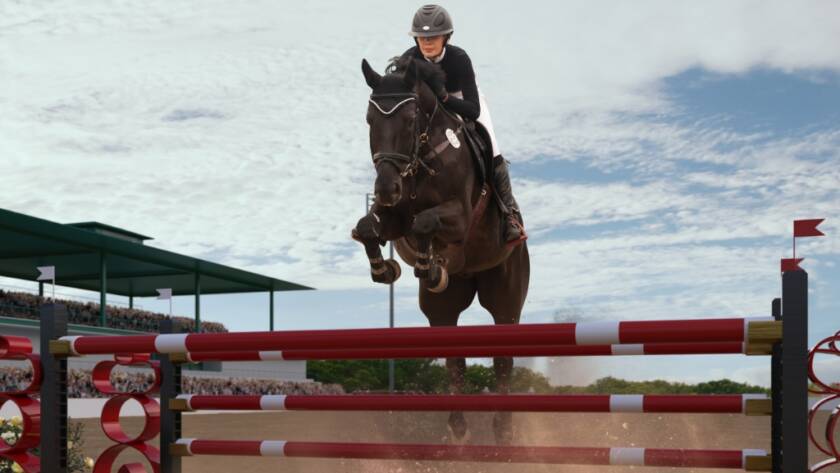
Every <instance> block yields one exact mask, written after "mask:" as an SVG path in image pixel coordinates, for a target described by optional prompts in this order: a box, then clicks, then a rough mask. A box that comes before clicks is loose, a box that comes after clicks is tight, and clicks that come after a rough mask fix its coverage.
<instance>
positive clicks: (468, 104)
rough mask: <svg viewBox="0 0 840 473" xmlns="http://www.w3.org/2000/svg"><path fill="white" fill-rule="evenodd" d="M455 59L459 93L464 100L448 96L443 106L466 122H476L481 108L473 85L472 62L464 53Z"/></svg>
mask: <svg viewBox="0 0 840 473" xmlns="http://www.w3.org/2000/svg"><path fill="white" fill-rule="evenodd" d="M455 59H456V60H457V61H456V68H455V71H456V73H457V74H458V76H459V79H460V80H459V81H458V82H460V83H461V93H462V94H463V95H464V98H463V99H459V98H458V97H453V96H452V94H450V95H449V97H448V98H447V99H446V101H445V102H444V105H445V106H446V108H447V109H448V110H451V111H453V112H455V113H457V114H458V115H461V116H462V117H464V118H466V119H468V120H477V119H478V115H479V114H480V113H481V106H480V105H479V102H478V86H477V85H476V84H475V71H473V67H472V61H470V57H469V56H467V54H466V53H461V54H459V55H458V56H457V57H456V58H455Z"/></svg>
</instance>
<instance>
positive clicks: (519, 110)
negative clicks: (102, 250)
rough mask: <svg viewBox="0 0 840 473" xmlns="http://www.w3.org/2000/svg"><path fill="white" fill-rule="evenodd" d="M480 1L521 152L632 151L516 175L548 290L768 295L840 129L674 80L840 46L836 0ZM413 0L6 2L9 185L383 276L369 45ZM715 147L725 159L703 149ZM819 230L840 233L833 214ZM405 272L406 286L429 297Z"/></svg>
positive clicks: (600, 301) (481, 36)
mask: <svg viewBox="0 0 840 473" xmlns="http://www.w3.org/2000/svg"><path fill="white" fill-rule="evenodd" d="M483 5H484V6H483V7H482V8H480V9H476V8H475V6H474V3H468V2H464V1H455V2H452V4H451V5H447V6H448V7H450V10H451V11H452V13H453V14H454V16H455V18H456V26H457V34H456V36H455V42H456V43H457V44H460V45H462V46H464V47H466V48H467V49H468V50H469V51H470V54H471V55H472V57H473V60H474V63H475V65H476V68H477V70H478V74H479V78H480V81H481V85H482V89H483V90H484V91H485V92H486V93H487V94H488V95H489V99H490V103H491V105H492V107H493V115H494V121H495V122H496V126H497V129H498V130H499V134H500V139H501V140H502V147H503V149H505V150H509V151H507V152H506V156H508V157H510V158H511V159H513V160H514V162H515V163H519V162H526V161H534V160H539V159H544V160H547V159H558V160H566V161H576V162H578V163H587V164H588V165H589V166H591V167H592V168H593V169H595V170H597V171H599V172H604V173H607V174H608V175H609V176H611V177H615V176H622V177H625V176H630V177H629V178H628V179H627V180H626V181H625V182H622V183H615V182H613V183H598V182H586V181H583V180H579V179H576V178H575V176H569V177H567V178H563V179H558V180H553V181H547V180H537V179H535V178H533V177H531V178H522V179H518V180H517V182H516V186H517V187H516V190H517V193H518V195H519V197H520V199H521V200H522V204H523V207H524V209H525V211H526V217H527V219H528V221H529V224H530V225H531V228H532V231H533V233H534V239H533V240H532V246H531V250H532V261H533V266H534V273H533V285H532V291H531V298H530V300H529V303H528V306H527V310H528V311H529V312H530V313H533V314H536V313H538V312H540V311H550V310H552V309H554V308H563V307H567V306H568V305H571V306H572V307H581V308H582V311H583V313H584V314H595V315H597V314H603V313H611V314H614V315H619V314H621V313H622V312H624V313H628V312H626V311H629V313H632V314H645V315H650V316H664V315H667V314H666V313H665V312H664V309H657V307H670V308H672V309H673V310H677V311H681V312H684V313H690V314H695V315H699V314H704V313H706V311H709V313H712V312H718V311H720V310H722V309H732V310H737V311H739V312H741V311H744V310H759V309H760V310H762V311H763V310H764V309H765V308H766V302H767V301H766V297H765V294H766V292H768V291H767V288H768V287H771V288H772V287H773V284H774V283H775V282H776V281H775V279H774V278H775V273H774V272H773V271H774V270H775V265H776V262H775V260H776V259H777V258H778V257H780V253H781V252H782V251H784V249H786V246H783V245H786V244H787V243H786V240H783V239H781V238H779V236H780V235H786V234H787V232H788V228H787V227H786V225H789V224H788V223H787V222H789V221H790V220H792V219H793V218H795V217H797V216H801V215H802V213H805V212H807V213H808V214H811V215H813V216H831V214H832V211H833V210H836V208H837V207H838V205H837V204H838V203H840V198H839V197H838V193H837V190H836V187H837V186H836V183H837V182H838V179H840V176H838V171H837V169H836V165H835V164H834V163H836V162H837V158H838V156H837V151H836V150H837V149H838V146H837V145H838V141H840V131H838V130H836V129H835V130H828V131H822V132H814V133H812V134H810V135H805V136H788V137H778V136H773V135H772V134H771V133H769V132H762V133H744V132H738V131H734V130H731V129H729V128H727V127H726V126H725V125H721V124H719V123H717V122H711V121H710V122H699V123H690V124H685V123H682V124H680V123H676V122H674V121H671V120H669V118H670V117H671V115H669V114H670V113H672V112H674V111H675V108H674V107H675V105H674V104H673V103H671V102H670V101H669V98H668V97H667V96H666V95H665V94H663V92H662V90H661V86H662V81H663V79H664V78H666V77H668V76H671V75H674V74H678V73H680V72H682V71H685V70H686V69H688V68H692V67H698V66H700V67H704V68H707V69H709V70H712V71H716V72H720V73H727V74H741V73H744V72H746V71H749V70H751V69H752V68H756V67H765V68H770V69H775V70H783V71H793V72H797V73H801V74H809V73H810V72H811V71H812V70H814V69H831V70H840V50H838V49H837V48H829V47H826V45H830V44H838V42H840V30H839V29H838V28H836V27H835V24H834V22H833V19H835V18H837V17H838V13H840V4H838V3H837V2H827V1H826V2H819V1H812V2H797V3H796V4H795V5H794V4H792V3H789V2H782V1H776V2H766V1H765V2H758V1H745V2H728V1H714V2H703V3H702V5H699V4H698V5H688V4H685V3H675V2H664V1H662V2H652V1H648V2H632V3H628V2H588V1H587V2H583V1H581V2H562V3H558V2H542V3H534V4H522V5H517V6H516V7H511V5H510V4H509V3H506V2H501V1H499V2H487V3H485V4H483ZM416 6H417V5H416V4H414V3H409V2H386V3H381V2H379V3H377V2H362V3H358V2H354V3H352V4H350V3H330V4H329V5H327V4H326V3H324V2H307V3H302V4H299V5H296V7H295V8H287V7H286V6H285V5H283V4H279V3H277V2H268V1H254V2H245V3H239V4H231V3H230V2H225V1H221V0H213V1H206V2H200V3H198V4H197V3H195V2H193V1H186V0H183V1H171V0H167V1H162V0H161V1H151V2H148V1H145V2H124V3H121V4H120V5H119V6H116V5H114V4H112V2H107V1H88V2H85V5H84V8H82V7H80V6H79V5H78V4H77V3H74V2H70V1H63V2H51V3H50V4H41V3H37V2H35V3H33V2H19V3H14V4H12V3H9V2H6V3H4V4H3V5H2V6H0V8H2V10H3V11H2V12H0V39H2V41H0V69H2V71H3V72H2V74H0V105H1V106H2V108H3V110H4V113H3V115H2V116H1V117H0V162H2V165H3V170H4V172H3V175H2V177H0V183H2V186H0V200H2V202H4V204H3V206H4V207H7V208H10V209H12V210H16V211H21V212H25V213H30V214H34V215H37V216H41V217H45V218H49V219H54V220H57V221H61V222H70V221H79V220H93V219H95V220H101V221H104V222H107V223H110V224H114V225H118V226H124V227H126V228H128V229H131V230H135V231H139V232H142V233H145V234H150V235H152V236H155V237H157V240H155V241H153V242H152V244H153V245H159V246H162V247H165V248H167V249H172V250H174V251H180V252H185V253H188V254H193V255H196V256H206V257H212V258H213V259H214V260H219V261H221V262H224V263H227V264H232V265H237V266H243V267H246V268H248V269H251V270H254V271H258V272H265V273H268V274H272V275H276V276H278V277H281V278H287V279H291V280H294V281H298V282H302V283H304V284H309V285H313V286H316V287H318V288H362V287H365V288H367V287H370V286H371V283H370V282H369V276H368V273H367V263H366V260H365V257H364V254H363V252H362V251H361V247H360V246H358V245H357V244H355V243H353V242H351V241H350V240H349V230H350V228H351V227H352V226H353V225H354V224H355V222H356V220H357V218H358V217H359V216H361V214H362V211H363V207H362V205H363V195H364V193H365V192H366V191H368V190H369V189H370V187H371V184H372V169H371V164H370V161H369V151H368V145H367V130H366V127H365V124H364V120H363V114H364V109H365V98H366V94H367V93H368V90H367V88H366V86H365V85H364V83H363V81H362V79H361V74H360V71H359V62H360V59H361V58H362V57H368V58H370V59H371V60H372V61H373V63H374V64H376V65H378V66H380V67H381V66H383V65H384V63H385V60H386V59H387V58H388V57H390V56H392V55H394V54H396V53H398V52H400V51H401V50H402V48H403V47H407V46H408V45H409V44H410V42H409V40H408V38H407V36H406V35H405V30H406V29H407V27H408V24H409V19H410V17H411V13H412V12H413V9H414V8H416ZM497 32H503V33H497ZM820 154H822V155H824V156H825V157H824V158H823V159H811V157H813V156H814V155H820ZM547 156H549V157H551V158H548V157H547ZM694 164H701V165H704V166H710V167H712V168H713V170H706V168H703V169H698V170H689V171H686V168H685V166H687V165H694ZM514 172H516V167H514ZM805 182H807V185H805V184H803V183H805ZM696 187H700V188H702V189H700V190H698V189H697V188H696ZM811 215H809V216H811ZM598 225H606V226H608V225H617V227H616V228H615V229H614V230H601V229H599V228H598V227H597V226H598ZM830 225H833V224H830ZM589 226H592V228H589ZM828 228H832V229H833V228H836V227H831V226H829V227H828ZM571 230H577V231H579V232H587V236H584V237H575V238H566V237H564V231H571ZM833 234H837V232H836V231H835V232H833ZM731 240H736V242H737V244H731V243H730V241H731ZM768 241H770V242H771V243H770V244H768ZM776 242H780V243H779V245H776ZM806 244H807V245H810V246H803V249H805V248H807V251H810V252H811V254H823V255H828V254H833V255H836V254H837V253H838V251H840V246H838V240H837V239H836V238H826V239H824V240H823V241H821V242H808V243H806ZM777 248H779V249H778V250H777ZM404 269H405V268H404ZM404 273H405V274H406V279H407V281H406V282H404V283H401V284H403V286H401V290H400V293H399V294H400V297H401V298H403V299H401V304H406V305H409V304H414V302H413V301H414V297H415V296H414V295H413V292H414V289H413V287H412V286H413V285H412V284H410V283H409V281H408V280H410V271H405V272H404ZM662 287H670V288H671V292H670V293H667V294H666V293H661V292H662V291H661V290H660V289H661V288H662ZM709 293H716V294H718V296H717V298H716V299H714V300H710V299H708V298H705V297H702V296H701V295H702V294H709ZM467 319H468V320H470V321H472V320H481V318H480V316H479V315H478V314H469V316H468V317H467ZM420 321H422V320H421V319H420Z"/></svg>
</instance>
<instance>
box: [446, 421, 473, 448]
mask: <svg viewBox="0 0 840 473" xmlns="http://www.w3.org/2000/svg"><path fill="white" fill-rule="evenodd" d="M446 431H447V434H448V435H447V439H448V441H449V443H450V444H452V445H466V444H467V443H469V441H470V439H471V438H472V432H470V429H468V428H466V427H465V428H464V431H463V432H455V430H453V429H452V426H451V425H447V426H446ZM459 433H460V435H459Z"/></svg>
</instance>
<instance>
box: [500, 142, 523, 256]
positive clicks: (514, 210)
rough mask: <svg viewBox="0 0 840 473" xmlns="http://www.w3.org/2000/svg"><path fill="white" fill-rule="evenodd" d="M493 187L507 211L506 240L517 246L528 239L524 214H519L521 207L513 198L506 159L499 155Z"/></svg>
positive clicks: (503, 229) (504, 227)
mask: <svg viewBox="0 0 840 473" xmlns="http://www.w3.org/2000/svg"><path fill="white" fill-rule="evenodd" d="M493 187H494V188H495V190H496V193H497V194H498V197H499V200H501V201H502V203H503V204H504V206H505V207H506V208H505V209H503V210H504V211H505V222H504V224H503V226H502V231H503V232H504V240H505V242H506V243H508V244H517V243H519V242H522V241H525V239H527V238H528V235H527V233H525V227H524V223H523V221H522V214H521V213H520V212H519V205H517V203H516V199H514V197H513V190H512V189H511V186H510V174H509V173H508V165H507V162H506V161H505V159H504V158H503V157H502V156H501V155H498V156H496V157H495V158H493Z"/></svg>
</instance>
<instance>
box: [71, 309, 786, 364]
mask: <svg viewBox="0 0 840 473" xmlns="http://www.w3.org/2000/svg"><path fill="white" fill-rule="evenodd" d="M771 320H772V319H770V318H767V317H762V318H756V319H744V318H730V319H698V320H656V321H636V320H631V321H622V322H593V323H562V324H524V325H498V326H497V325H481V326H465V327H422V328H420V327H417V328H393V329H391V328H387V329H352V330H310V331H287V332H238V333H195V334H167V335H126V336H73V337H62V338H61V340H64V341H66V342H68V345H69V346H68V347H67V348H68V349H69V351H70V352H71V354H75V355H93V354H109V353H187V352H199V351H218V349H219V347H224V348H225V349H226V350H228V351H240V350H248V351H272V350H290V349H362V348H364V349H371V348H394V347H403V348H410V347H413V348H416V347H457V346H511V345H578V346H591V345H624V344H646V343H703V342H747V341H749V336H748V329H749V325H750V322H752V321H771Z"/></svg>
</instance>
